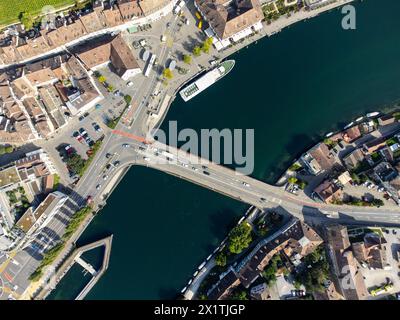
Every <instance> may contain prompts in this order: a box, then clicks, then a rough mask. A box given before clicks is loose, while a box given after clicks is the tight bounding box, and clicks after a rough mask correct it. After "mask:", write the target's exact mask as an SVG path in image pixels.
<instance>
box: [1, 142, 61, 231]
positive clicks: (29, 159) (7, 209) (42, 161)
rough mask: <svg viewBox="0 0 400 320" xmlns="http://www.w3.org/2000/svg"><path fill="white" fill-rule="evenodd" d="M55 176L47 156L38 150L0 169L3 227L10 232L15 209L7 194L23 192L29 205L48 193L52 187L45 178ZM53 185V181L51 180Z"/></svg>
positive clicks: (14, 217) (13, 221)
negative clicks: (39, 196)
mask: <svg viewBox="0 0 400 320" xmlns="http://www.w3.org/2000/svg"><path fill="white" fill-rule="evenodd" d="M54 174H56V170H55V168H54V165H53V164H52V162H51V161H50V159H49V157H48V155H47V154H46V153H45V152H44V151H43V150H42V149H38V150H35V151H33V152H30V153H27V154H25V157H23V158H21V159H18V160H17V161H14V162H12V163H9V164H8V165H7V166H6V167H4V168H1V169H0V207H1V209H2V210H0V216H1V217H2V219H3V222H4V223H5V227H7V229H8V230H11V228H12V227H13V225H14V223H15V219H16V216H15V212H14V211H15V210H14V209H15V208H14V206H13V204H12V203H11V200H10V198H9V195H8V193H9V192H13V193H14V192H15V191H18V192H19V193H20V191H19V190H20V189H21V188H22V190H23V191H24V196H25V197H26V199H27V201H28V202H29V203H31V202H33V201H35V200H37V199H38V195H40V194H43V193H45V192H46V190H47V192H49V191H50V190H49V189H52V188H53V185H50V183H49V182H48V181H47V177H49V176H51V175H54ZM53 183H54V180H53Z"/></svg>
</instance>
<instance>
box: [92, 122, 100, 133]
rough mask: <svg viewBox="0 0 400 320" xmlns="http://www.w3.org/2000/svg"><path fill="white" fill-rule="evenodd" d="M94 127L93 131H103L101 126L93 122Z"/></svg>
mask: <svg viewBox="0 0 400 320" xmlns="http://www.w3.org/2000/svg"><path fill="white" fill-rule="evenodd" d="M92 126H93V129H94V130H95V131H96V132H100V131H101V130H102V129H101V128H100V126H99V125H98V124H97V123H96V122H93V123H92Z"/></svg>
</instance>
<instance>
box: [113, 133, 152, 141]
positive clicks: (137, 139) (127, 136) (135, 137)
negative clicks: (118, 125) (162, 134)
mask: <svg viewBox="0 0 400 320" xmlns="http://www.w3.org/2000/svg"><path fill="white" fill-rule="evenodd" d="M112 133H113V134H117V135H120V136H122V137H126V138H129V139H133V140H136V141H139V142H143V143H146V144H149V143H150V142H148V141H147V140H146V138H144V137H140V136H137V135H134V134H132V133H128V132H125V131H121V130H113V131H112Z"/></svg>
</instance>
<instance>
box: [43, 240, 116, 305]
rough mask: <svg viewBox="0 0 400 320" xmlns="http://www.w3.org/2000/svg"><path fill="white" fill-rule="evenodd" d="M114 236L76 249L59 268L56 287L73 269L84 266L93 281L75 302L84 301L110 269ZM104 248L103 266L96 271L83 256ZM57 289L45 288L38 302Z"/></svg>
mask: <svg viewBox="0 0 400 320" xmlns="http://www.w3.org/2000/svg"><path fill="white" fill-rule="evenodd" d="M112 239H113V235H110V236H108V237H106V238H104V239H101V240H97V241H95V242H92V243H89V244H87V245H84V246H82V247H79V248H76V249H75V250H74V251H73V252H72V253H71V255H70V256H69V257H68V258H67V260H65V262H64V263H63V264H62V265H61V266H60V267H59V268H58V270H57V271H56V274H55V281H56V285H57V284H58V283H59V282H60V281H61V280H62V278H63V277H64V276H65V275H66V274H67V272H68V271H69V270H70V269H71V267H72V266H73V265H74V264H75V263H78V264H79V265H80V266H82V267H83V268H84V269H85V270H86V271H87V272H88V273H90V274H91V276H92V279H91V280H90V281H89V283H88V284H87V285H86V286H85V287H84V288H83V289H82V291H81V292H80V293H79V294H78V295H77V296H76V298H75V300H83V299H84V298H85V297H86V296H87V294H88V293H89V292H90V290H91V289H92V288H93V287H94V286H95V285H96V283H97V282H98V281H99V279H100V278H101V277H102V276H103V275H104V273H105V272H106V271H107V269H108V265H109V261H110V254H111V245H112ZM102 246H104V255H103V261H102V265H101V267H100V269H99V270H96V269H95V268H94V267H93V266H92V265H91V264H90V263H88V262H87V261H85V260H84V259H82V257H81V256H82V254H84V253H85V252H87V251H91V250H93V249H96V248H98V247H102ZM54 289H55V288H46V287H45V288H43V290H42V291H41V292H40V293H39V294H38V295H37V296H36V299H37V300H44V299H46V297H47V296H48V295H49V294H50V293H51V291H52V290H54Z"/></svg>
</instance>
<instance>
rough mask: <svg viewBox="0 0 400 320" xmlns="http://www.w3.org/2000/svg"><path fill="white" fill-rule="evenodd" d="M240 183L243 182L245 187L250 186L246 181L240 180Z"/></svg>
mask: <svg viewBox="0 0 400 320" xmlns="http://www.w3.org/2000/svg"><path fill="white" fill-rule="evenodd" d="M242 184H243V185H244V186H245V187H250V185H249V184H248V183H247V182H242Z"/></svg>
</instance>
